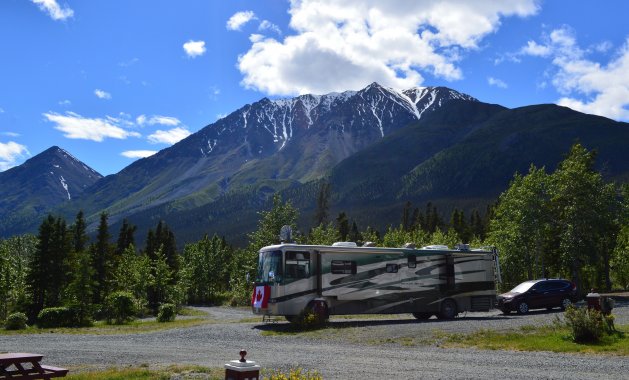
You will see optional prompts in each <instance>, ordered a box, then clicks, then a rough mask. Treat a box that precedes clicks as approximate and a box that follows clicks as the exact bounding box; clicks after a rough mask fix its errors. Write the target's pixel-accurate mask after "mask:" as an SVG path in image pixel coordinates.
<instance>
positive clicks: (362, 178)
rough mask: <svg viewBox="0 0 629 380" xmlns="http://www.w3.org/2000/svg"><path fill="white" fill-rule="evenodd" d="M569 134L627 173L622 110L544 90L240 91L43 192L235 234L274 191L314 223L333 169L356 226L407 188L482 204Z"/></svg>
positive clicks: (135, 219) (182, 228) (553, 159)
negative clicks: (190, 123) (151, 150)
mask: <svg viewBox="0 0 629 380" xmlns="http://www.w3.org/2000/svg"><path fill="white" fill-rule="evenodd" d="M577 141H578V142H580V143H582V144H583V145H584V146H585V147H586V148H588V149H596V150H597V152H598V159H597V163H598V168H599V170H601V171H602V172H603V174H604V175H605V176H606V178H608V179H610V180H618V181H624V180H626V179H627V178H629V151H627V150H626V149H625V147H624V144H625V142H626V141H629V125H628V124H627V123H620V122H615V121H613V120H609V119H606V118H603V117H598V116H593V115H586V114H582V113H579V112H576V111H573V110H570V109H568V108H565V107H559V106H556V105H550V104H548V105H535V106H529V107H521V108H516V109H507V108H505V107H502V106H500V105H493V104H486V103H482V102H479V101H478V100H476V99H474V98H472V97H470V96H468V95H464V94H461V93H458V92H456V91H454V90H450V89H447V88H443V87H428V88H414V89H408V90H405V91H395V90H392V89H389V88H385V87H382V86H380V85H378V84H377V83H374V84H371V85H369V86H367V87H366V88H364V89H362V90H360V91H355V92H353V91H346V92H343V93H333V94H327V95H320V96H319V95H302V96H299V97H295V98H292V99H279V100H270V99H267V98H264V99H262V100H260V101H258V102H256V103H253V104H248V105H245V106H244V107H242V108H240V109H239V110H237V111H235V112H233V113H232V114H230V115H228V116H226V117H225V118H223V119H220V120H218V121H217V122H215V123H213V124H210V125H208V126H206V127H205V128H203V129H201V130H200V131H199V132H197V133H195V134H193V135H191V136H189V137H188V138H186V139H184V140H182V141H181V142H179V143H177V144H175V145H173V146H172V147H170V148H167V149H164V150H162V151H160V152H159V153H157V154H155V155H154V156H151V157H149V158H145V159H141V160H138V161H136V162H134V163H133V164H131V165H129V166H128V167H126V168H125V169H123V170H122V171H121V172H119V173H117V174H115V175H111V176H108V177H106V178H102V179H100V180H97V181H94V182H92V186H90V187H89V188H88V189H86V190H85V191H83V192H77V194H76V196H75V194H74V193H73V192H72V191H70V196H71V198H72V199H71V200H69V201H65V202H64V203H63V204H60V203H59V202H57V203H51V205H58V206H57V207H56V208H54V209H53V210H54V211H55V212H60V213H62V214H64V215H65V216H66V217H67V218H68V219H71V218H73V217H74V215H75V214H76V212H77V211H78V210H80V209H82V210H84V212H85V213H86V215H87V216H88V218H89V219H88V220H91V221H92V222H95V221H97V219H98V214H99V213H100V212H102V211H106V212H107V213H108V214H109V215H110V223H112V226H111V228H112V231H115V230H116V228H117V227H118V226H117V223H119V222H120V221H121V220H122V218H128V219H129V220H130V222H131V223H133V224H135V225H137V226H138V239H137V240H138V241H141V240H142V239H143V236H145V233H146V231H147V230H148V228H154V227H155V225H156V224H157V222H158V221H159V220H162V219H163V220H165V221H166V222H167V223H168V225H169V226H170V227H171V228H172V230H173V231H174V232H175V235H176V236H177V238H178V241H179V243H180V245H181V244H182V243H184V242H186V241H194V240H197V239H199V238H200V237H202V235H203V234H205V233H208V234H213V233H218V234H220V235H224V236H225V237H226V238H227V240H228V241H230V242H233V243H235V244H241V243H243V242H244V241H245V238H246V234H247V233H248V232H249V231H251V230H253V229H254V228H255V226H256V223H257V220H258V211H259V210H261V209H265V208H268V207H269V201H268V200H269V196H270V195H271V194H273V193H275V192H280V193H281V194H282V196H283V197H284V199H288V200H290V201H291V202H292V203H293V204H294V205H295V206H296V207H298V208H299V209H300V210H301V213H302V220H301V224H302V226H303V228H309V227H310V225H311V223H312V214H313V212H314V205H315V200H316V197H317V193H318V190H319V187H320V186H321V183H323V182H328V183H330V184H331V188H332V198H331V209H330V215H331V216H335V215H336V214H337V213H338V212H340V211H345V212H347V213H348V215H350V217H352V218H355V219H356V221H357V222H358V224H359V226H360V227H361V228H365V227H366V226H367V225H369V226H372V227H376V228H379V229H383V228H386V227H387V226H388V225H391V224H397V223H399V218H400V215H401V210H402V207H403V205H404V204H405V203H406V202H407V201H411V202H413V204H414V205H416V206H423V205H424V204H425V203H426V202H428V201H431V202H433V203H435V204H438V205H439V209H440V210H442V211H444V212H445V213H448V212H449V210H450V209H452V208H453V207H458V208H463V209H466V210H470V209H472V208H478V209H480V210H484V208H485V205H487V204H489V203H492V202H494V201H495V200H496V198H497V196H498V195H499V194H500V192H502V191H503V190H505V189H506V188H507V186H508V184H509V181H510V180H511V178H512V177H513V174H514V173H515V172H516V171H518V172H520V173H525V172H527V171H528V168H529V166H530V164H531V163H533V164H535V165H537V166H538V167H541V166H545V167H546V168H547V169H548V170H553V169H554V167H555V166H556V165H557V163H558V162H559V161H561V159H562V158H563V155H564V154H566V153H567V152H568V150H569V148H570V146H571V145H572V144H573V143H574V142H577ZM25 165H26V164H24V165H23V166H25ZM12 170H13V173H17V171H15V170H17V168H14V169H12ZM9 172H10V171H7V172H5V173H0V175H4V176H5V177H0V179H2V178H8V177H12V176H13V174H11V175H10V176H7V175H8V174H10V173H9ZM64 178H65V179H67V178H68V175H66V174H64ZM24 186H26V187H31V186H34V185H33V184H25V185H24ZM61 188H63V186H61ZM73 191H74V190H73ZM64 194H65V193H61V195H64ZM29 199H30V198H29V196H26V197H25V198H20V199H18V198H15V196H14V198H13V201H11V203H12V205H13V211H11V210H9V209H6V208H5V209H3V210H2V211H3V213H2V214H0V215H2V216H7V215H8V216H12V215H24V212H23V211H21V210H23V209H28V210H29V211H28V212H29V214H28V215H31V216H33V215H36V214H37V213H39V215H42V214H43V213H45V212H48V211H50V210H51V208H50V207H47V206H48V205H46V204H44V206H40V207H39V208H32V207H31V208H29V207H30V206H29V205H30V203H29V202H30V200H29ZM64 200H65V199H64ZM20 205H21V206H20ZM4 207H6V206H4ZM5 219H6V218H5ZM30 220H31V224H30V225H28V224H27V223H25V222H24V220H17V221H16V220H15V219H14V223H13V224H12V228H13V229H12V230H10V231H13V232H15V231H33V230H36V226H37V224H34V222H38V220H37V219H36V218H33V217H31V218H30ZM33 221H34V222H33ZM2 223H3V222H1V221H0V231H5V232H3V234H5V236H6V231H9V230H8V229H7V227H6V223H5V224H2ZM2 228H4V229H2Z"/></svg>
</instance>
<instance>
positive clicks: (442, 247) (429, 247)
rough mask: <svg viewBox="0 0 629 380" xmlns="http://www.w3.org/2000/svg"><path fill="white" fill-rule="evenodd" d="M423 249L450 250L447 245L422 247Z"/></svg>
mask: <svg viewBox="0 0 629 380" xmlns="http://www.w3.org/2000/svg"><path fill="white" fill-rule="evenodd" d="M422 248H423V249H449V248H448V246H447V245H441V244H434V245H427V246H425V247H422Z"/></svg>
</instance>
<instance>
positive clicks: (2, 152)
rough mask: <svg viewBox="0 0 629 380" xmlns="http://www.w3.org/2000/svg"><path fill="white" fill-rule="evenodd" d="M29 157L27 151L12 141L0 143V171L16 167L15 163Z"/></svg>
mask: <svg viewBox="0 0 629 380" xmlns="http://www.w3.org/2000/svg"><path fill="white" fill-rule="evenodd" d="M27 155H28V156H30V153H29V151H28V149H26V147H25V146H24V145H22V144H18V143H16V142H14V141H9V142H7V143H3V142H0V171H5V170H7V169H10V168H12V167H14V166H15V165H17V161H18V160H20V159H22V158H25V157H26V156H27Z"/></svg>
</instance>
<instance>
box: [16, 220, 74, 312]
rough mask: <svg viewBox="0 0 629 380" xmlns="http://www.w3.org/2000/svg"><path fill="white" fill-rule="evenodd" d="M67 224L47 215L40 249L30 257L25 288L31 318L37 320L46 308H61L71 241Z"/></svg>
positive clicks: (38, 245) (40, 236) (41, 230)
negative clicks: (26, 288) (26, 289)
mask: <svg viewBox="0 0 629 380" xmlns="http://www.w3.org/2000/svg"><path fill="white" fill-rule="evenodd" d="M68 235H69V234H68V233H67V230H66V225H65V221H63V220H62V219H55V218H54V217H53V216H52V215H48V217H46V218H45V219H44V221H43V222H42V224H41V225H40V226H39V233H38V236H37V246H36V249H35V252H34V253H33V255H32V256H31V260H30V263H29V269H30V270H29V272H28V275H27V277H26V284H27V286H28V289H29V299H28V315H29V319H30V320H34V319H35V317H37V314H39V312H40V311H41V309H43V308H44V307H54V306H59V303H60V299H61V290H62V289H63V288H64V287H65V285H66V284H65V281H66V273H67V270H66V265H67V262H66V255H67V253H68V251H69V250H70V239H69V236H68Z"/></svg>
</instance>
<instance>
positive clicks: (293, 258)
mask: <svg viewBox="0 0 629 380" xmlns="http://www.w3.org/2000/svg"><path fill="white" fill-rule="evenodd" d="M368 245H369V244H365V245H364V246H362V247H358V246H357V245H356V244H355V243H346V242H341V243H334V244H333V245H331V246H324V245H299V244H284V243H283V244H279V245H272V246H268V247H264V248H262V249H261V250H260V252H259V262H258V273H257V276H256V281H255V284H254V291H253V295H252V300H251V303H252V310H253V313H254V314H258V315H263V316H285V317H286V319H288V320H289V321H292V320H295V319H296V318H297V316H299V315H303V313H304V312H312V313H315V314H316V315H318V316H319V317H322V318H324V319H325V318H328V316H330V315H341V314H398V313H412V314H413V316H415V318H417V319H427V318H430V317H431V316H433V315H436V316H437V317H438V318H442V319H451V318H454V317H455V316H457V314H458V313H460V312H465V311H486V310H489V309H491V308H492V307H493V306H494V301H495V299H496V286H495V284H496V281H497V280H498V281H499V275H500V270H499V268H500V267H499V265H498V257H497V252H496V250H495V249H470V248H469V246H464V245H461V246H459V247H457V248H456V249H449V248H448V247H447V246H427V247H423V248H421V249H415V248H413V247H407V248H382V247H372V246H368Z"/></svg>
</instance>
